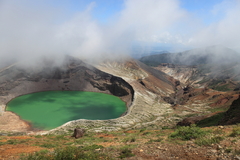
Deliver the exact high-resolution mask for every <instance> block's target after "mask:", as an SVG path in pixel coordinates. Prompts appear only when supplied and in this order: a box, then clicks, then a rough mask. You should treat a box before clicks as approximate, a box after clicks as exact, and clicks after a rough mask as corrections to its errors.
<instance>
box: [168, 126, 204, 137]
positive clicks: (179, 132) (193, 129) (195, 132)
mask: <svg viewBox="0 0 240 160" xmlns="http://www.w3.org/2000/svg"><path fill="white" fill-rule="evenodd" d="M207 133H208V131H204V130H202V129H201V128H199V127H197V126H196V125H191V126H183V127H178V128H177V129H176V130H175V131H174V132H173V133H172V134H170V136H169V138H175V139H181V140H191V139H196V138H199V137H201V136H205V135H206V134H207Z"/></svg>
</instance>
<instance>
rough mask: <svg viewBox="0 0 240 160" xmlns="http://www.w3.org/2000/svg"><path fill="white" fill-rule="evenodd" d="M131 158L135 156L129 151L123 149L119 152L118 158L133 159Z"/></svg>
mask: <svg viewBox="0 0 240 160" xmlns="http://www.w3.org/2000/svg"><path fill="white" fill-rule="evenodd" d="M133 156H135V155H134V154H133V153H132V151H131V150H130V149H128V148H124V149H122V150H121V152H120V156H119V157H118V158H121V159H123V158H127V157H133Z"/></svg>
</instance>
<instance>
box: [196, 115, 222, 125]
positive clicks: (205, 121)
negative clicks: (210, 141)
mask: <svg viewBox="0 0 240 160" xmlns="http://www.w3.org/2000/svg"><path fill="white" fill-rule="evenodd" d="M223 117H224V112H221V113H218V114H216V115H214V116H211V117H208V118H205V119H203V120H201V121H199V122H198V123H197V126H199V127H210V126H216V125H218V122H219V121H220V120H222V119H223Z"/></svg>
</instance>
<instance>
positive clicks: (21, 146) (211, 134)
mask: <svg viewBox="0 0 240 160" xmlns="http://www.w3.org/2000/svg"><path fill="white" fill-rule="evenodd" d="M239 144H240V126H239V125H238V126H237V125H235V126H226V127H223V128H219V127H211V128H198V127H194V126H192V127H181V128H177V129H175V130H174V129H163V130H145V129H142V130H129V131H118V132H105V133H87V134H86V135H84V137H82V138H79V139H74V138H72V137H71V133H69V134H66V135H43V136H41V135H32V136H26V135H25V136H16V135H14V136H11V135H4V136H0V156H1V157H0V159H1V158H2V159H4V158H5V159H11V158H13V159H18V158H19V157H21V156H20V155H21V154H26V153H28V154H26V155H28V156H27V157H26V155H25V156H24V158H22V159H54V158H55V159H59V158H60V157H65V158H66V157H67V158H68V159H81V158H82V159H84V158H85V159H122V158H127V159H131V158H133V159H134V158H136V159H137V158H139V157H141V158H153V159H155V158H157V157H158V158H159V156H160V157H162V158H165V159H168V158H169V157H171V156H173V155H174V156H175V158H176V157H181V158H184V157H191V156H193V157H195V158H194V159H198V158H199V159H207V156H212V157H213V158H216V157H217V156H218V152H219V153H222V156H225V157H229V158H231V156H236V155H239V154H240V148H239V146H240V145H239ZM219 146H224V147H220V148H221V149H219ZM209 147H210V148H211V149H212V152H213V153H208V152H209ZM30 148H31V150H30ZM179 150H183V151H186V152H187V153H185V152H179ZM36 151H37V152H36ZM34 152H35V154H33V153H34ZM53 153H54V154H53ZM192 153H197V154H192ZM29 154H30V156H29ZM44 156H45V157H44ZM57 156H58V157H57ZM80 157H81V158H80ZM197 157H198V158H197ZM172 158H173V157H172Z"/></svg>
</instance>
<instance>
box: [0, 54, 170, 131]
mask: <svg viewBox="0 0 240 160" xmlns="http://www.w3.org/2000/svg"><path fill="white" fill-rule="evenodd" d="M43 63H44V65H42V66H43V67H38V68H36V69H35V68H30V69H29V68H28V69H26V68H23V67H19V66H18V64H14V65H11V66H8V67H5V68H3V69H2V70H0V106H1V110H0V111H1V113H0V114H1V116H0V118H2V119H3V121H2V123H1V124H0V125H1V126H3V127H4V126H5V127H6V126H8V127H9V125H11V124H9V123H13V122H11V121H9V120H8V118H11V117H8V116H6V115H8V114H7V112H8V111H5V107H6V104H7V103H8V102H9V101H10V100H11V99H13V98H15V97H17V96H20V95H25V94H29V93H34V92H41V91H56V90H60V91H62V90H69V91H91V92H100V93H106V94H111V95H114V96H117V97H119V98H120V99H122V100H123V101H124V102H125V103H126V106H127V112H126V113H125V114H124V115H122V116H121V117H119V118H116V119H109V120H86V119H79V120H74V121H70V122H67V123H65V124H64V125H62V126H60V127H57V128H55V129H52V130H50V131H46V132H47V133H53V132H54V133H62V132H66V131H67V130H69V129H73V128H75V127H81V128H86V129H89V130H92V131H97V132H101V131H104V130H109V131H111V130H120V129H123V128H125V129H126V128H138V127H144V126H148V125H151V124H152V125H156V126H157V125H161V124H163V123H168V122H170V120H168V119H166V118H164V117H163V116H161V115H163V114H167V113H170V112H172V110H171V107H170V105H169V104H167V103H165V102H163V101H161V97H160V96H161V95H162V96H163V95H164V96H166V95H168V94H171V93H172V92H173V87H172V85H171V83H170V82H169V81H168V80H167V79H166V78H164V76H165V75H162V77H160V78H159V77H158V78H156V77H154V73H151V70H149V69H148V68H147V66H145V65H144V64H142V63H140V62H136V61H134V60H130V61H128V62H106V63H104V64H102V65H101V64H100V65H98V66H95V67H94V66H92V65H89V64H86V63H84V62H83V61H81V60H79V59H77V58H73V57H66V60H65V63H64V65H61V67H52V66H51V62H49V61H45V62H43ZM113 65H114V68H115V70H113V69H112V66H113ZM140 66H141V67H140ZM144 67H145V68H144ZM97 68H98V69H97ZM116 69H117V70H116ZM101 70H102V71H101ZM103 71H104V72H103ZM125 72H126V73H127V74H126V73H125ZM162 74H163V73H162ZM156 75H159V73H156ZM120 77H121V78H120ZM151 79H154V81H152V80H151ZM159 84H161V85H162V86H159ZM163 86H164V87H163ZM4 118H5V122H4ZM19 121H22V120H21V119H19ZM9 128H10V129H9V130H14V129H16V128H14V127H9Z"/></svg>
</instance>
